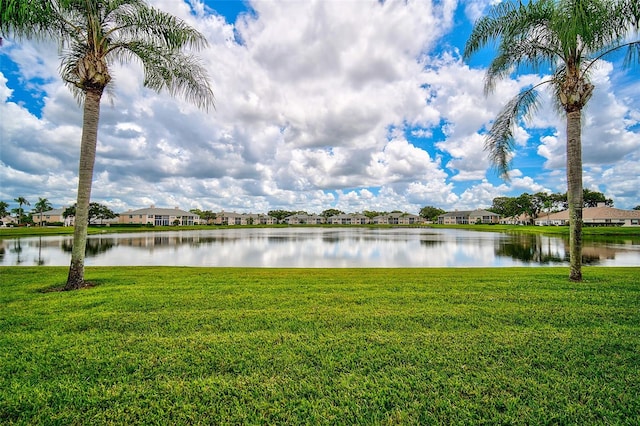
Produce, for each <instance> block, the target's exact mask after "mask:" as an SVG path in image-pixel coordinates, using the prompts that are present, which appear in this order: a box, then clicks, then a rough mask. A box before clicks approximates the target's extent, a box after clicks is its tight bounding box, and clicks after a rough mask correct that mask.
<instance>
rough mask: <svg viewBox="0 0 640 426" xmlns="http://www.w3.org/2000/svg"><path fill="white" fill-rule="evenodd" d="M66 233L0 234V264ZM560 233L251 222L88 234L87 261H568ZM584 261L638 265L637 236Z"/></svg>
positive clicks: (345, 264)
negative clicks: (195, 228) (6, 236)
mask: <svg viewBox="0 0 640 426" xmlns="http://www.w3.org/2000/svg"><path fill="white" fill-rule="evenodd" d="M71 243H72V237H71V236H47V237H29V238H19V239H5V240H0V265H2V266H9V265H23V266H32V265H47V266H68V265H69V261H70V258H71ZM568 245H569V243H568V241H567V240H564V239H563V238H558V237H547V236H541V235H519V234H505V233H494V232H476V231H469V230H456V229H430V228H407V229H368V228H257V229H247V228H238V229H211V230H199V231H164V232H145V233H131V234H102V235H92V236H89V240H88V244H87V258H86V265H87V266H92V265H100V266H119V265H122V266H149V265H167V266H241V267H294V268H295V267H300V268H355V267H367V268H376V267H380V268H396V267H398V268H400V267H445V266H450V267H481V266H485V267H500V266H543V265H566V264H568V259H569V247H568ZM583 255H584V263H585V264H592V265H603V266H640V238H635V239H634V238H623V239H615V240H611V241H598V242H597V243H596V242H590V241H585V243H584V249H583Z"/></svg>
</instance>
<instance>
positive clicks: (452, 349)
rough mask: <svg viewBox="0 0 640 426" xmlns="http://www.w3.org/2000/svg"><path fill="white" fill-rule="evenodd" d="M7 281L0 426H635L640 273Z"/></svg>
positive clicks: (2, 299) (183, 271)
mask: <svg viewBox="0 0 640 426" xmlns="http://www.w3.org/2000/svg"><path fill="white" fill-rule="evenodd" d="M66 272H67V269H66V268H55V267H40V268H30V267H24V268H23V267H3V268H0V308H1V309H0V423H3V424H4V423H6V424H124V423H136V424H170V423H171V424H456V423H457V424H469V423H488V424H495V423H501V424H505V423H509V424H540V423H543V424H546V423H560V424H630V425H631V424H640V414H639V413H640V384H639V380H638V377H640V310H639V308H638V307H639V306H640V268H599V267H588V268H586V269H585V271H584V274H585V282H583V283H571V282H569V281H568V280H567V270H566V268H496V269H486V268H473V269H242V268H173V267H158V268H149V267H131V268H115V267H96V268H87V278H88V279H89V280H91V281H93V282H95V283H96V286H95V287H92V288H88V289H85V290H81V291H76V292H50V291H49V292H48V291H46V290H47V289H51V288H54V287H58V286H60V285H62V284H63V283H64V281H65V278H66Z"/></svg>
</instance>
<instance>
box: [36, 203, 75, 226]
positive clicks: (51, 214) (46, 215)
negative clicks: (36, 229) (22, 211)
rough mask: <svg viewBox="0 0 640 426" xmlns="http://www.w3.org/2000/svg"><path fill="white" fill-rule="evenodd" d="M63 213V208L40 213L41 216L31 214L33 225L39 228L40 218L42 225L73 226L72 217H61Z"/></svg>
mask: <svg viewBox="0 0 640 426" xmlns="http://www.w3.org/2000/svg"><path fill="white" fill-rule="evenodd" d="M64 211H65V208H64V207H63V208H61V209H53V210H47V211H46V212H42V215H41V214H40V213H33V216H32V217H33V223H34V225H36V226H40V225H41V224H40V217H42V223H43V224H44V225H46V224H48V223H63V224H64V226H73V223H74V216H69V217H67V218H65V217H63V216H62V214H63V213H64Z"/></svg>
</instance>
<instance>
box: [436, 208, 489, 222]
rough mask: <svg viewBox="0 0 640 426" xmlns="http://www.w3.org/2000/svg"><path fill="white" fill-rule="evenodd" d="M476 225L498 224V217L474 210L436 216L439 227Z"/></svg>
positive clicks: (480, 210)
mask: <svg viewBox="0 0 640 426" xmlns="http://www.w3.org/2000/svg"><path fill="white" fill-rule="evenodd" d="M476 223H481V224H493V223H500V215H499V214H497V213H493V212H490V211H487V210H482V209H476V210H472V211H453V212H449V213H445V214H442V215H440V216H438V224H440V225H467V224H472V225H473V224H476Z"/></svg>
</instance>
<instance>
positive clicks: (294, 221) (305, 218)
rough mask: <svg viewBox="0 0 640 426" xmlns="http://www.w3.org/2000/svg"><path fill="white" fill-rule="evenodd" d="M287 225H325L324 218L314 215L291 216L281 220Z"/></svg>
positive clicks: (298, 214) (299, 214)
mask: <svg viewBox="0 0 640 426" xmlns="http://www.w3.org/2000/svg"><path fill="white" fill-rule="evenodd" d="M282 221H283V222H284V223H286V224H287V225H321V224H323V223H325V218H324V217H322V216H318V215H315V214H311V215H308V214H301V213H297V214H293V215H291V216H287V217H285V218H284V219H282Z"/></svg>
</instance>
